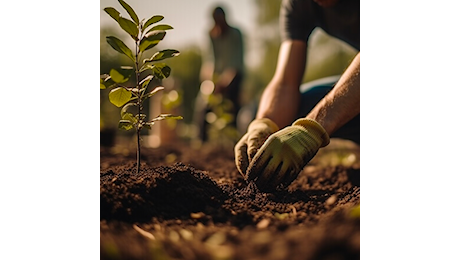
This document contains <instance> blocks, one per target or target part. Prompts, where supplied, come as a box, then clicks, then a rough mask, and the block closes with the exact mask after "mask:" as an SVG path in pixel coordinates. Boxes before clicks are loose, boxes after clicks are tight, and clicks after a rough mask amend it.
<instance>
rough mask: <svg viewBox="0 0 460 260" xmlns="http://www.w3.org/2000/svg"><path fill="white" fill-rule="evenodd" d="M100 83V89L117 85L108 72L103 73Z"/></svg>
mask: <svg viewBox="0 0 460 260" xmlns="http://www.w3.org/2000/svg"><path fill="white" fill-rule="evenodd" d="M100 83H101V88H100V89H106V88H110V87H112V86H115V85H116V84H115V82H113V80H112V77H110V76H109V75H108V74H102V75H101V79H100Z"/></svg>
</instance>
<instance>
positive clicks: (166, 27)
mask: <svg viewBox="0 0 460 260" xmlns="http://www.w3.org/2000/svg"><path fill="white" fill-rule="evenodd" d="M171 29H174V28H173V27H172V26H171V25H167V24H159V25H157V26H154V27H152V29H150V30H149V32H152V31H166V30H171Z"/></svg>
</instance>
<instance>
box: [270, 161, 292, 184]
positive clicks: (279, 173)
mask: <svg viewBox="0 0 460 260" xmlns="http://www.w3.org/2000/svg"><path fill="white" fill-rule="evenodd" d="M289 169H290V168H289V163H288V162H286V161H282V162H281V163H280V165H279V167H278V168H277V169H276V172H274V174H273V175H272V178H271V180H270V185H271V186H273V188H272V189H276V187H278V186H279V185H280V184H281V183H282V181H283V180H284V179H285V178H286V175H289V174H290V173H289Z"/></svg>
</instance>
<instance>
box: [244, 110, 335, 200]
mask: <svg viewBox="0 0 460 260" xmlns="http://www.w3.org/2000/svg"><path fill="white" fill-rule="evenodd" d="M328 144H329V135H328V134H327V133H326V130H324V128H323V127H322V126H321V125H320V124H319V123H318V122H316V121H315V120H313V119H308V118H302V119H299V120H297V121H295V122H294V123H293V124H292V125H291V126H288V127H285V128H283V129H282V130H280V131H278V132H276V133H274V134H272V135H271V136H270V137H269V138H268V139H267V141H266V142H265V143H264V144H263V145H262V147H260V149H259V151H258V152H257V153H256V155H255V156H254V158H253V159H252V161H251V163H250V164H249V167H248V169H247V180H248V181H254V182H255V184H256V185H257V187H258V188H259V189H260V190H262V191H267V192H268V191H273V190H275V189H276V188H277V187H278V186H280V187H281V188H286V187H287V186H288V185H289V184H291V182H292V181H294V180H295V178H297V176H298V175H299V173H300V171H301V170H302V169H303V167H305V165H307V163H308V162H309V161H310V160H311V159H312V158H313V157H314V156H315V155H316V153H317V152H318V150H319V148H321V147H324V146H326V145H328Z"/></svg>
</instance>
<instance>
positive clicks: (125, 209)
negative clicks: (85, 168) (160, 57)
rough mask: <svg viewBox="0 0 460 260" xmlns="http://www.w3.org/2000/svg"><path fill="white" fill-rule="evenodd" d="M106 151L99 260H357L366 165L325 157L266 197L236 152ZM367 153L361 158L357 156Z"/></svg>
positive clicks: (208, 149)
mask: <svg viewBox="0 0 460 260" xmlns="http://www.w3.org/2000/svg"><path fill="white" fill-rule="evenodd" d="M142 152H143V156H142V170H141V172H140V173H139V174H137V173H136V166H135V154H128V155H127V156H126V155H125V156H124V155H121V154H120V153H117V152H116V151H115V150H114V149H108V148H101V175H100V205H101V211H100V216H101V233H100V234H101V236H100V239H101V259H359V255H360V254H359V252H360V236H359V235H360V223H359V214H358V215H357V214H356V206H358V205H359V203H360V187H359V180H360V177H359V172H360V171H359V163H358V164H357V165H356V164H355V165H353V167H351V166H349V167H345V166H324V165H323V166H322V165H321V164H320V163H319V162H320V159H321V158H320V157H321V156H320V154H318V156H317V157H318V158H315V160H313V161H312V162H311V163H310V164H309V166H307V167H306V168H305V169H304V170H303V171H302V172H301V173H300V175H299V177H298V178H297V179H296V180H295V181H294V182H293V183H292V184H291V185H290V186H289V187H288V189H287V190H285V191H276V192H274V193H263V192H260V191H258V189H257V188H256V187H255V186H254V185H253V184H247V183H246V182H245V181H244V180H243V178H242V177H241V176H240V175H239V173H238V172H237V170H236V167H235V165H234V161H233V150H232V149H231V148H230V149H228V148H227V149H224V148H219V147H212V146H204V147H202V148H200V149H198V150H194V149H192V148H190V147H189V146H188V145H169V146H163V147H161V148H159V149H146V148H144V149H143V150H142ZM358 154H359V150H358Z"/></svg>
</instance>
